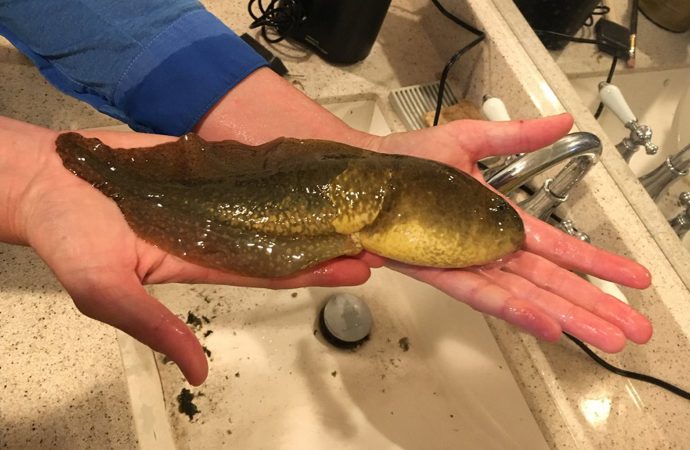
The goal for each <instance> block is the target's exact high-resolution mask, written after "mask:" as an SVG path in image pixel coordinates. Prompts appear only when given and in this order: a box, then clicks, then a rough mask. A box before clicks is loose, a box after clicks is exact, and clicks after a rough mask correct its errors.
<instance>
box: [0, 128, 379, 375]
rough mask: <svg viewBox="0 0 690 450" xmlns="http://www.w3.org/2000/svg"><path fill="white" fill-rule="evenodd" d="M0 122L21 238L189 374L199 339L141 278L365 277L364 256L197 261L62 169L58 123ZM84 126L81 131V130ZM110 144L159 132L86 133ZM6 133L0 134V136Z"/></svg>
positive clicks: (245, 281) (79, 291)
mask: <svg viewBox="0 0 690 450" xmlns="http://www.w3.org/2000/svg"><path fill="white" fill-rule="evenodd" d="M0 132H2V133H3V137H4V138H5V139H6V138H7V137H8V136H11V137H12V139H10V141H11V142H13V143H14V145H15V146H16V147H17V148H20V149H21V151H22V152H23V153H24V154H23V155H22V156H23V157H25V158H26V160H27V161H31V163H30V164H25V165H24V166H23V167H22V169H21V170H24V171H25V172H26V173H25V174H17V178H18V179H24V180H27V179H30V180H31V181H30V182H29V183H28V184H27V185H25V186H23V188H22V189H23V194H22V199H21V202H20V205H19V207H18V208H19V209H20V210H21V211H20V212H19V214H18V216H19V217H21V221H22V223H21V224H20V227H19V228H21V229H22V230H23V233H22V234H23V239H22V240H23V241H24V242H25V243H28V244H29V245H31V246H32V247H33V248H34V249H35V250H36V252H37V253H38V254H39V255H40V256H41V258H43V260H44V261H45V262H46V263H47V264H48V265H49V266H50V267H51V269H52V270H53V271H54V273H55V275H56V276H57V278H58V279H59V280H60V282H61V283H62V285H63V286H64V287H65V289H66V290H67V291H68V293H69V294H70V295H71V296H72V298H73V299H74V302H75V304H76V306H77V307H78V308H79V310H80V311H81V312H82V313H84V314H86V315H87V316H89V317H92V318H94V319H97V320H100V321H102V322H105V323H108V324H110V325H113V326H115V327H117V328H119V329H121V330H123V331H125V332H126V333H128V334H130V335H132V336H133V337H135V338H137V339H139V340H140V341H141V342H143V343H145V344H147V345H149V346H150V347H151V348H153V349H154V350H156V351H160V352H162V353H164V354H166V355H168V357H170V358H171V359H172V360H174V361H175V362H176V363H177V364H178V366H179V367H180V368H181V369H182V371H183V373H184V375H185V376H186V377H187V379H188V380H189V381H190V382H191V383H193V384H199V383H201V382H202V381H203V380H204V379H205V377H206V374H207V362H206V358H205V355H204V353H203V350H202V348H201V345H200V344H199V342H198V341H197V339H196V338H195V337H194V335H193V333H192V332H191V331H190V330H189V328H188V327H187V326H186V325H185V324H184V323H183V322H182V321H181V320H180V319H179V318H178V317H177V316H175V315H174V314H172V313H171V312H170V311H169V310H168V309H167V308H165V307H164V306H163V305H162V304H161V303H159V302H158V301H157V300H156V299H155V298H153V297H151V296H150V295H148V293H147V292H146V290H145V289H144V287H143V284H147V283H165V282H199V283H223V284H232V285H236V286H255V287H268V288H288V287H300V286H312V285H321V286H331V285H346V284H360V283H362V282H364V281H365V280H366V279H367V278H368V277H369V268H370V264H368V263H367V262H366V258H363V259H362V258H360V259H358V258H342V259H337V260H334V261H332V262H330V263H327V264H324V265H321V266H319V267H318V268H316V269H314V270H310V271H304V272H301V273H299V274H297V275H295V276H291V277H287V278H281V279H264V278H252V277H246V276H241V275H237V274H232V273H227V272H221V271H218V270H213V269H208V268H204V267H201V266H198V265H195V264H192V263H188V262H186V261H183V260H181V259H179V258H177V257H175V256H172V255H170V254H168V253H166V252H165V251H163V250H161V249H160V248H158V247H156V246H154V245H151V244H149V243H147V242H145V241H143V240H141V239H139V238H138V237H137V236H136V235H135V234H134V232H133V231H132V230H131V229H130V227H129V226H128V224H127V222H126V221H125V219H124V217H123V216H122V214H121V212H120V210H119V209H118V207H117V206H116V204H115V203H114V202H113V201H111V200H110V199H108V198H107V197H105V196H104V195H103V194H101V193H100V192H99V191H97V190H96V189H94V188H93V187H91V186H90V185H89V184H88V183H86V182H85V181H83V180H81V179H79V178H78V177H76V176H74V175H73V174H71V173H70V172H69V171H67V170H66V169H65V168H64V167H63V165H62V161H61V160H60V158H59V157H58V155H57V153H55V151H54V141H55V138H56V137H57V133H55V132H53V131H49V130H45V129H42V128H38V127H34V126H31V125H27V124H23V123H20V122H15V121H10V120H8V119H3V118H0ZM84 134H88V133H84ZM91 134H93V135H97V136H98V137H99V138H101V139H103V140H104V142H106V143H107V144H109V145H113V146H115V147H133V146H149V145H155V144H157V143H160V142H163V141H164V140H166V139H170V138H166V137H163V136H152V135H141V134H136V133H115V132H109V133H104V132H100V133H91ZM3 141H4V140H3Z"/></svg>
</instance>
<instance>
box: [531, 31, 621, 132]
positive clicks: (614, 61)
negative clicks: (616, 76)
mask: <svg viewBox="0 0 690 450" xmlns="http://www.w3.org/2000/svg"><path fill="white" fill-rule="evenodd" d="M534 32H535V33H536V34H537V35H545V34H547V35H551V36H556V37H559V38H562V39H565V40H568V41H571V42H579V43H583V44H599V43H600V42H599V41H598V40H596V39H587V38H580V37H576V36H570V35H568V34H563V33H556V32H555V31H548V30H534ZM616 64H618V57H616V56H614V57H613V59H612V60H611V67H610V68H609V74H608V76H607V77H606V82H607V83H610V82H611V80H613V73H614V72H615V71H616ZM603 111H604V104H603V103H602V102H599V106H598V107H597V110H596V112H595V113H594V118H595V119H598V118H599V116H601V113H602V112H603Z"/></svg>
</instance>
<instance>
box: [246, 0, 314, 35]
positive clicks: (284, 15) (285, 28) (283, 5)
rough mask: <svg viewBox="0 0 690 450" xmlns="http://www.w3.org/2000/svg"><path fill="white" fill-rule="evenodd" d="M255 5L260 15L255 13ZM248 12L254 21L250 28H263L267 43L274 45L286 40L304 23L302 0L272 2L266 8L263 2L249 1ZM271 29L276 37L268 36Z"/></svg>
mask: <svg viewBox="0 0 690 450" xmlns="http://www.w3.org/2000/svg"><path fill="white" fill-rule="evenodd" d="M254 5H256V6H257V8H258V9H259V14H255V13H254ZM247 10H248V11H249V15H250V16H251V17H252V19H254V22H252V23H251V25H249V28H252V29H253V28H258V27H261V35H262V36H263V37H264V39H266V41H267V42H271V43H273V44H275V43H277V42H280V41H282V40H283V39H285V38H286V37H287V36H288V35H289V34H290V32H291V31H292V29H293V28H294V27H295V26H296V25H297V24H299V23H300V22H301V21H302V16H303V14H302V3H301V1H300V0H270V2H269V3H268V5H266V6H264V2H263V0H249V4H248V5H247ZM269 29H271V30H272V31H273V32H274V33H275V34H276V37H271V36H269V35H268V30H269Z"/></svg>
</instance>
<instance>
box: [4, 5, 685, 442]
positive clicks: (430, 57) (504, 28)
mask: <svg viewBox="0 0 690 450" xmlns="http://www.w3.org/2000/svg"><path fill="white" fill-rule="evenodd" d="M506 1H507V0H506ZM502 2H503V0H495V2H494V3H495V4H496V5H497V6H499V7H500V8H499V9H500V10H502V11H503V13H499V12H498V11H497V10H496V9H495V8H494V4H493V3H491V2H480V1H478V0H470V1H468V2H467V3H468V4H469V5H471V7H472V10H473V13H472V14H466V13H464V14H463V15H464V16H465V17H466V18H468V19H469V20H472V21H473V22H474V23H475V24H477V25H481V26H482V27H483V29H485V30H487V31H489V32H490V39H489V41H488V43H487V44H486V45H487V46H488V49H489V50H488V51H484V52H483V53H482V54H481V56H477V54H476V52H475V53H474V56H472V54H470V55H469V57H470V58H473V59H474V60H475V61H479V63H478V67H479V69H476V70H474V71H472V69H471V67H472V65H471V64H467V65H465V66H464V67H459V68H458V70H457V74H456V75H455V79H456V82H457V86H458V90H459V91H461V92H462V89H463V88H464V89H465V90H464V92H465V93H466V95H467V97H468V98H470V99H474V100H475V101H476V100H477V99H478V98H481V95H482V94H484V93H488V92H486V91H487V90H490V91H491V93H492V94H494V95H497V96H501V97H502V98H505V99H508V101H507V103H508V107H509V110H510V111H511V114H512V115H513V116H514V117H516V118H525V117H536V116H539V115H546V114H552V113H556V112H559V111H561V110H563V109H566V110H568V111H571V112H573V113H574V114H575V117H576V126H577V127H578V128H579V129H584V130H590V129H592V128H594V127H596V122H594V123H592V122H591V121H590V119H589V118H588V117H587V115H586V114H587V113H586V109H585V108H584V106H582V105H581V104H580V103H578V100H577V99H576V98H572V95H571V93H570V92H569V91H568V88H567V85H566V84H565V83H567V79H566V78H565V77H564V76H563V73H562V72H561V71H560V69H559V68H558V67H557V66H555V65H553V66H550V65H549V64H547V63H544V64H543V65H539V64H538V66H539V67H538V69H534V70H529V69H527V64H528V62H529V61H530V60H531V59H536V60H537V62H540V61H541V59H540V58H542V57H543V55H541V54H540V53H539V51H536V50H535V51H534V52H532V51H527V52H525V51H523V50H522V49H521V48H520V46H519V44H518V43H517V41H516V39H515V37H514V35H513V34H511V33H514V28H511V27H515V26H517V27H519V26H520V25H519V24H518V25H511V26H508V25H507V24H506V19H504V17H503V14H508V17H509V18H510V19H511V20H509V21H508V22H511V21H512V22H511V23H513V22H515V21H516V20H518V19H516V18H514V17H512V16H510V11H508V13H505V11H506V8H503V7H502V5H501V3H502ZM204 3H205V4H206V5H207V6H208V8H209V9H210V10H211V11H212V12H214V13H215V14H216V15H218V16H219V17H220V18H221V19H223V20H224V21H225V22H226V23H227V24H228V25H230V26H231V27H232V28H234V29H235V30H236V31H238V32H242V31H244V30H246V29H247V26H248V24H249V22H250V20H249V17H248V16H247V14H246V11H245V9H244V5H237V4H234V3H232V2H221V1H220V0H209V1H205V2H204ZM463 6H466V5H463ZM503 6H505V5H503ZM508 9H509V8H508ZM464 11H466V8H465V9H463V10H462V11H459V12H464ZM461 39H464V40H467V35H466V34H463V33H462V32H460V31H458V30H457V29H456V28H454V27H453V26H451V24H449V23H448V21H446V20H445V19H444V18H443V17H441V16H440V15H439V14H438V12H437V11H436V10H435V9H434V7H433V6H432V5H431V4H430V3H429V2H427V1H422V0H404V1H402V0H401V1H396V0H394V1H393V3H392V5H391V8H390V11H389V14H388V16H387V18H386V20H385V22H384V25H383V29H382V30H381V33H380V36H379V39H378V42H377V44H376V45H375V46H374V48H373V51H372V53H371V55H370V56H369V57H368V58H367V59H366V60H365V61H363V62H361V63H359V64H356V65H353V66H347V67H334V66H330V65H328V64H325V63H324V62H323V61H322V60H320V59H319V58H318V57H316V56H314V55H310V54H308V53H306V52H304V51H302V50H299V49H295V48H293V47H290V46H288V45H284V44H281V45H279V46H278V47H277V48H275V49H274V50H275V52H276V53H277V54H278V55H279V56H281V58H283V60H284V62H285V63H286V65H287V66H288V68H289V69H290V72H291V75H290V77H289V80H290V81H291V82H292V83H293V84H294V85H295V86H296V87H297V88H298V89H302V90H303V91H305V92H306V93H307V94H308V95H309V96H311V97H312V98H317V99H321V100H325V101H327V100H328V99H333V98H339V99H347V98H348V97H349V96H352V97H356V96H361V94H362V93H367V94H368V95H372V96H377V97H378V98H380V99H381V100H383V101H381V102H380V104H381V107H382V109H383V111H384V114H385V115H386V118H387V119H388V121H389V123H390V124H391V125H392V127H393V128H394V129H396V130H401V129H402V125H401V123H400V122H399V121H398V120H397V118H396V117H395V115H394V114H393V112H392V110H391V109H390V107H389V106H388V103H387V102H385V99H386V97H387V94H388V92H389V91H390V90H391V89H394V88H396V87H402V86H409V85H414V84H420V83H427V82H430V81H433V80H435V79H438V75H439V74H440V72H441V70H442V68H443V64H444V63H445V60H446V59H447V58H448V56H449V55H450V54H452V51H453V49H454V48H455V49H456V47H457V42H458V41H459V40H461ZM463 42H464V41H463ZM527 46H528V47H529V46H532V47H533V48H534V49H536V48H537V46H538V43H536V42H534V41H532V42H528V44H527ZM542 50H543V48H542ZM507 55H509V56H507ZM568 57H569V56H568V55H566V54H565V53H564V54H563V55H561V58H563V60H564V61H565V60H566V59H567V58H568ZM642 61H643V60H642ZM642 61H641V62H642ZM552 62H553V60H552ZM595 69H596V70H600V68H594V69H588V70H595ZM550 71H553V72H554V73H553V74H552V73H551V72H550ZM470 72H472V73H471V76H472V78H473V79H474V80H478V81H475V82H473V83H470V84H469V85H463V80H464V79H466V78H469V75H470ZM542 75H544V77H545V78H546V79H547V80H548V81H549V84H553V91H554V92H556V93H557V98H556V99H555V100H554V99H553V98H551V97H549V96H553V92H551V91H550V90H544V89H543V86H542V85H543V79H542V78H541V76H542ZM0 77H1V78H2V79H3V89H1V90H0V114H2V115H6V116H9V117H13V118H16V119H21V120H25V121H28V122H32V123H35V124H38V125H43V126H47V127H51V128H55V129H78V128H86V127H97V126H107V125H114V124H117V122H116V121H114V120H112V119H109V118H107V117H105V116H102V115H100V114H99V113H97V112H95V111H93V110H92V109H91V108H90V107H88V106H86V105H84V104H82V103H79V102H77V101H76V100H74V99H71V98H69V97H66V96H64V95H62V94H60V93H59V92H57V91H56V90H55V89H53V88H52V87H51V86H49V85H48V84H47V83H46V82H45V81H44V80H43V79H42V78H41V77H40V75H39V74H38V73H37V71H36V69H35V68H33V66H31V65H30V64H29V62H28V61H27V60H26V59H25V58H24V57H22V56H21V55H20V54H18V52H17V51H16V50H14V49H13V48H11V46H10V45H9V44H8V43H6V42H4V41H3V42H1V43H0ZM590 117H591V116H590ZM606 145H610V143H606ZM616 164H617V163H616V162H615V161H614V162H613V163H610V164H607V165H606V167H605V168H604V167H597V168H596V169H595V170H594V171H593V173H592V175H591V180H592V181H589V180H588V183H587V184H586V185H585V187H584V188H583V192H582V193H580V194H578V195H577V196H576V197H577V198H585V199H586V201H581V202H580V203H579V205H580V206H579V207H578V206H577V204H576V206H575V207H574V208H573V210H572V213H573V214H575V215H577V214H580V216H588V219H587V220H586V221H583V222H581V223H583V225H586V227H587V229H588V230H589V231H590V234H591V235H592V237H593V238H594V239H595V240H596V241H598V242H600V243H604V244H606V245H605V246H606V247H607V248H609V249H611V250H613V251H619V252H622V253H624V254H626V255H628V256H631V257H633V258H635V259H638V260H640V261H641V262H642V263H644V264H646V265H647V266H648V267H650V268H651V269H652V272H653V274H654V277H655V281H654V286H653V288H650V289H649V290H647V291H645V292H643V293H636V292H629V291H626V294H629V298H630V300H631V302H633V303H634V304H635V306H636V307H639V308H640V309H642V310H643V311H644V312H645V313H647V314H648V315H650V317H652V320H653V321H654V324H655V327H656V330H657V332H656V335H655V337H654V339H653V340H652V342H651V343H650V344H649V345H648V346H645V347H631V348H629V349H628V350H626V351H625V352H624V353H622V354H621V355H617V356H616V357H615V358H613V361H614V362H619V363H623V364H626V365H627V366H629V367H631V368H635V369H638V370H642V371H646V372H653V373H654V374H655V375H657V376H660V377H662V378H667V379H672V380H674V381H676V382H678V383H679V384H685V385H686V386H690V377H689V376H688V374H690V370H689V369H690V362H689V361H688V358H680V357H678V355H679V352H684V351H685V350H687V338H685V336H687V335H688V333H687V330H685V328H683V327H684V326H686V325H683V324H682V323H680V322H679V320H678V317H679V316H678V314H681V316H682V315H683V314H687V315H686V316H685V317H690V311H687V308H688V307H690V306H686V305H690V294H688V291H687V288H686V287H685V285H684V284H683V282H682V280H681V279H680V278H679V277H678V275H677V273H676V272H675V271H674V270H672V269H671V268H670V266H669V265H668V263H667V262H666V261H665V257H664V254H663V253H662V252H661V251H660V249H659V247H658V246H657V245H656V243H655V241H654V240H653V239H652V238H651V237H650V232H649V230H647V228H646V226H645V224H643V223H641V222H640V221H639V220H636V219H635V218H636V216H637V214H639V211H638V210H636V208H635V207H633V205H632V203H631V202H630V200H629V198H627V197H626V196H624V195H621V193H620V191H619V189H618V186H621V184H624V183H626V182H628V181H630V180H628V178H629V175H626V174H625V173H624V171H623V170H622V168H621V167H619V166H617V165H616ZM618 169H620V170H619V171H618V172H617V170H618ZM626 177H628V178H626ZM626 180H627V181H626ZM631 183H632V181H631ZM632 243H634V245H633V244H632ZM0 292H2V298H3V300H2V301H3V314H2V315H1V316H0V336H2V337H1V338H0V352H1V353H2V354H3V359H2V361H0V386H2V389H3V391H2V392H3V396H2V399H1V400H0V447H3V446H6V447H9V448H36V447H41V446H44V447H58V448H59V447H67V446H69V447H71V448H118V449H120V448H123V449H126V448H136V447H137V440H136V436H135V432H134V426H133V424H132V423H131V419H130V410H129V408H130V405H129V401H128V393H127V384H126V380H125V377H124V373H123V366H122V362H121V359H120V354H119V348H118V344H117V341H116V337H115V336H116V334H115V331H114V330H113V329H111V328H109V327H107V326H105V325H102V324H100V323H97V322H95V321H93V320H90V319H88V318H86V317H84V316H82V315H81V314H80V313H79V312H78V311H77V310H76V308H75V307H74V306H73V304H72V303H71V300H70V299H69V297H68V296H67V295H66V294H65V293H64V292H63V291H62V290H61V288H60V286H59V285H58V284H57V282H56V281H55V279H54V278H53V276H52V274H51V273H50V271H49V269H48V268H46V267H45V265H44V264H43V263H42V262H41V261H40V259H39V258H38V257H37V256H36V255H35V254H34V253H33V252H32V251H31V250H30V249H27V248H23V247H16V246H7V245H0ZM659 298H663V299H673V300H669V301H670V302H671V303H668V302H660V301H658V300H659ZM683 302H685V303H683ZM669 305H670V306H669ZM669 308H670V309H671V310H672V312H673V314H671V313H670V312H669ZM689 322H690V321H689ZM489 323H490V325H491V327H492V330H493V331H494V333H495V335H496V337H497V340H498V342H499V345H500V347H501V349H502V350H503V353H504V355H505V356H506V359H507V360H508V361H509V362H510V363H511V370H512V372H513V375H514V376H515V378H516V380H517V381H518V384H519V385H520V387H521V388H522V391H523V394H524V396H525V399H526V400H527V403H528V404H529V406H530V408H531V410H532V412H533V414H534V416H535V418H536V419H537V422H538V423H539V425H540V427H541V429H542V431H543V433H544V435H545V437H546V439H547V442H549V443H550V444H551V445H552V446H554V447H559V448H588V447H589V448H597V447H601V446H603V445H609V446H611V447H614V448H615V447H631V446H635V447H650V448H660V447H674V446H676V447H678V446H682V443H684V442H690V435H689V434H688V433H690V431H688V430H687V427H686V426H685V425H684V424H687V422H688V420H690V414H689V413H688V408H687V404H686V403H685V402H686V401H684V400H679V399H677V398H676V397H672V396H670V395H668V394H665V393H663V392H661V391H659V390H658V389H656V388H652V387H648V386H645V385H641V384H639V383H635V384H631V383H630V382H627V381H624V380H622V379H621V378H619V377H617V376H615V375H612V374H609V373H608V372H605V371H603V370H601V369H599V368H598V367H596V366H594V365H593V364H592V363H591V362H590V361H589V360H588V359H587V358H586V357H585V356H583V355H582V354H581V353H580V352H579V351H577V350H576V349H575V348H574V347H573V346H572V345H569V344H568V343H567V342H562V343H559V344H555V345H554V344H545V343H540V342H537V341H536V340H535V339H533V338H531V337H529V336H526V335H524V334H522V333H520V332H518V331H516V330H514V329H512V328H510V327H508V326H506V325H504V324H502V323H501V322H499V321H496V320H490V321H489ZM680 354H682V353H680ZM631 392H633V393H634V395H632V394H630V393H631ZM631 423H635V433H634V435H633V433H630V426H631V425H630V424H631ZM674 444H675V445H674Z"/></svg>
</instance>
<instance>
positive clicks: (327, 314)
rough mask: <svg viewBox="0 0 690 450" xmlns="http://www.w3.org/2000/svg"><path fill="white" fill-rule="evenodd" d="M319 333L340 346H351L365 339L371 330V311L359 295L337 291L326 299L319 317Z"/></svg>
mask: <svg viewBox="0 0 690 450" xmlns="http://www.w3.org/2000/svg"><path fill="white" fill-rule="evenodd" d="M319 323H320V325H321V334H322V335H323V336H324V337H325V338H326V340H327V341H328V342H330V343H331V344H333V345H335V346H336V347H340V348H353V347H356V346H358V345H359V344H361V343H362V342H364V341H365V340H367V338H368V337H369V333H370V332H371V324H372V318H371V311H369V307H368V306H367V304H366V303H364V302H363V301H362V300H361V299H360V298H359V297H357V296H355V295H352V294H347V293H339V294H334V295H332V296H330V297H328V299H327V300H326V304H325V305H324V307H323V308H322V309H321V314H320V317H319Z"/></svg>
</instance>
